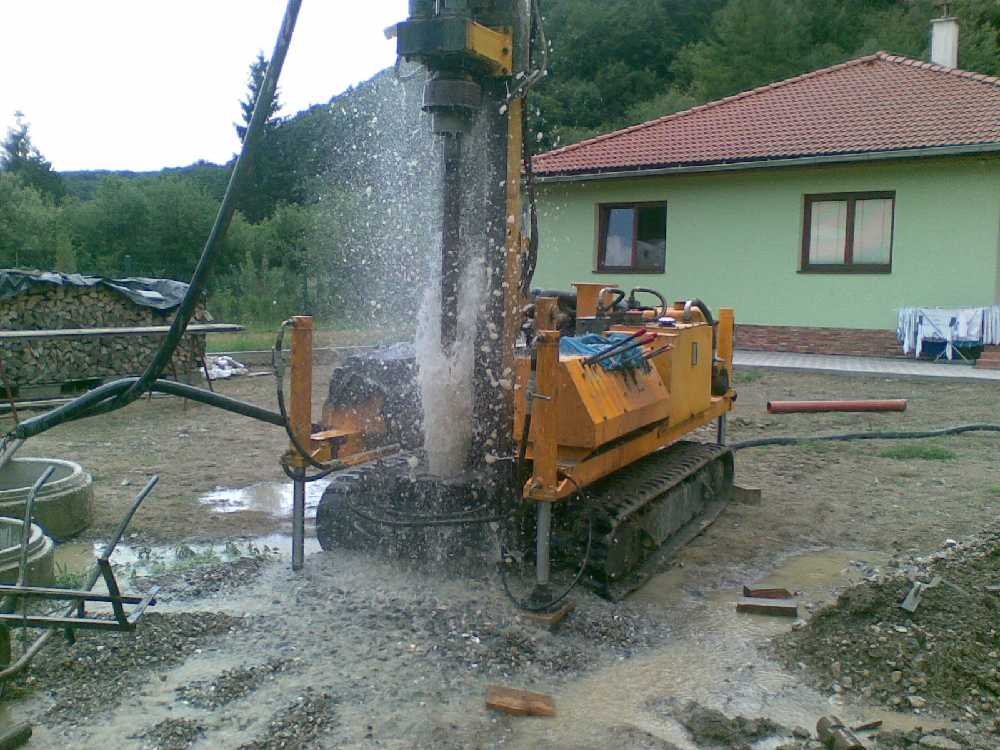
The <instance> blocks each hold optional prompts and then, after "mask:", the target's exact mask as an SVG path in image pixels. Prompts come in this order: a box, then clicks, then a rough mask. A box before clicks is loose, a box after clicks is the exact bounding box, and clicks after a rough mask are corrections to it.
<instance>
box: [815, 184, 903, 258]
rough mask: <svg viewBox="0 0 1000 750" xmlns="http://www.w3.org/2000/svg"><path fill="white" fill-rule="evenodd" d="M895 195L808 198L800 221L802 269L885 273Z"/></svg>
mask: <svg viewBox="0 0 1000 750" xmlns="http://www.w3.org/2000/svg"><path fill="white" fill-rule="evenodd" d="M895 203H896V194H895V193H892V192H884V193H833V194H830V195H807V196H806V202H805V216H804V220H803V222H802V270H803V271H811V272H818V273H889V271H890V270H892V227H893V214H894V208H895Z"/></svg>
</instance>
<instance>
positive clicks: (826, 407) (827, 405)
mask: <svg viewBox="0 0 1000 750" xmlns="http://www.w3.org/2000/svg"><path fill="white" fill-rule="evenodd" d="M822 411H906V399H905V398H896V399H881V400H878V399H874V400H868V401H851V400H847V401H768V402H767V413H768V414H801V413H808V412H822Z"/></svg>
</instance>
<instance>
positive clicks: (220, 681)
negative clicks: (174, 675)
mask: <svg viewBox="0 0 1000 750" xmlns="http://www.w3.org/2000/svg"><path fill="white" fill-rule="evenodd" d="M289 670H290V665H289V663H288V662H286V661H280V660H278V659H272V660H270V661H268V662H265V663H264V664H259V665H257V666H255V667H237V668H235V669H227V670H226V671H225V672H223V673H222V674H220V675H219V676H218V677H216V678H215V679H214V680H199V681H197V682H192V683H191V684H190V685H183V686H181V687H179V688H177V689H176V691H177V697H178V698H179V699H180V700H181V701H182V702H183V703H187V704H188V705H191V706H194V707H195V708H206V709H209V710H212V709H216V708H219V707H220V706H225V705H226V704H227V703H232V702H233V701H235V700H239V699H240V698H244V697H246V696H247V695H249V694H250V693H252V692H253V691H254V690H256V689H257V688H258V687H260V685H261V683H263V682H265V681H268V680H274V679H275V677H276V676H277V675H279V674H283V673H285V672H288V671H289Z"/></svg>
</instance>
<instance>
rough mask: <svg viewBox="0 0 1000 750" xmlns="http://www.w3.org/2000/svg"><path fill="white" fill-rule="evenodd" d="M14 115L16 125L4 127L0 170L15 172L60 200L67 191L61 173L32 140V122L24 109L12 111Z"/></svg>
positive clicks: (54, 198) (0, 145)
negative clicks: (26, 116)
mask: <svg viewBox="0 0 1000 750" xmlns="http://www.w3.org/2000/svg"><path fill="white" fill-rule="evenodd" d="M14 118H15V126H14V127H12V128H8V129H7V137H6V138H5V139H4V141H3V143H2V144H0V171H4V172H10V173H12V174H15V175H17V176H18V177H19V178H20V179H21V182H22V184H24V185H27V186H28V187H33V188H35V189H36V190H38V191H39V192H40V193H41V194H42V195H45V196H48V197H49V198H51V199H53V200H61V199H62V198H63V196H65V195H66V186H65V185H64V184H63V181H62V177H60V176H59V174H58V173H57V172H54V171H53V170H52V164H51V162H49V161H47V160H46V159H45V157H44V156H42V154H41V153H40V152H39V151H38V149H37V148H36V147H35V145H34V144H33V143H32V142H31V134H30V133H29V130H30V128H31V125H30V124H29V123H28V122H27V121H26V120H25V119H24V113H23V112H15V113H14Z"/></svg>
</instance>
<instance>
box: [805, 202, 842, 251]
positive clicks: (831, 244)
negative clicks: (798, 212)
mask: <svg viewBox="0 0 1000 750" xmlns="http://www.w3.org/2000/svg"><path fill="white" fill-rule="evenodd" d="M811 205H812V216H811V217H810V220H809V263H810V264H813V265H831V264H837V263H843V262H844V242H845V241H846V239H847V201H816V202H815V203H813V204H811Z"/></svg>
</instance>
